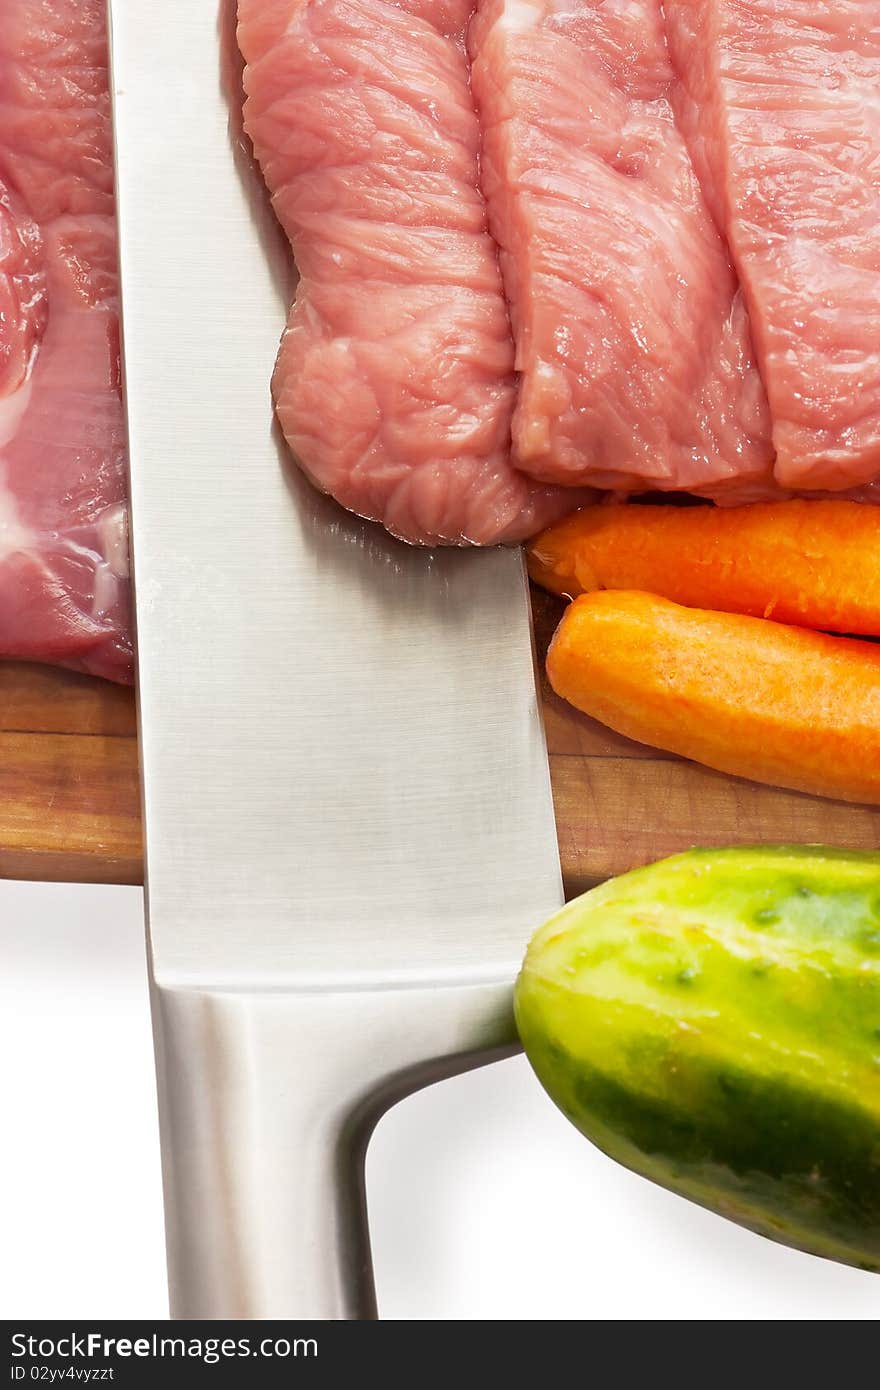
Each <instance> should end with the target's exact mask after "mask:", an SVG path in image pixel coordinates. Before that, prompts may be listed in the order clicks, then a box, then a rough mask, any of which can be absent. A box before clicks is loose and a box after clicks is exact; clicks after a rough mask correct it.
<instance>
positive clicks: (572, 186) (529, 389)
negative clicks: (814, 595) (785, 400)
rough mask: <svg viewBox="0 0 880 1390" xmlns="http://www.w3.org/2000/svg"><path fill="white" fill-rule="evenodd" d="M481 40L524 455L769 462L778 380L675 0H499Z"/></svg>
mask: <svg viewBox="0 0 880 1390" xmlns="http://www.w3.org/2000/svg"><path fill="white" fill-rule="evenodd" d="M470 51H471V54H472V58H473V87H474V92H475V95H476V98H477V104H478V108H479V111H480V116H481V119H482V126H483V166H482V172H483V187H484V190H485V192H486V196H487V199H488V202H489V209H490V226H491V229H492V232H493V233H494V235H495V237H496V238H497V240H498V243H499V246H500V248H501V269H502V273H503V276H504V282H505V287H506V290H507V295H508V298H509V301H510V306H511V317H512V320H513V327H514V335H515V339H516V366H517V369H518V370H519V371H520V372H521V373H522V379H521V386H520V396H519V402H518V405H517V409H516V414H515V416H514V423H513V439H514V454H515V459H516V462H517V463H518V465H519V466H520V467H521V468H522V469H526V470H528V472H529V473H531V474H533V475H534V476H535V477H536V478H541V479H543V480H545V481H553V482H559V483H574V482H579V483H586V482H590V483H593V484H596V485H598V486H600V487H612V488H619V487H620V488H627V489H632V488H634V487H635V488H680V489H687V490H690V491H695V492H709V493H712V492H719V491H723V490H724V488H725V486H726V485H728V484H730V483H733V484H736V485H737V486H738V487H740V488H744V487H748V488H754V485H755V483H756V482H758V483H761V482H763V481H764V480H766V478H767V476H768V473H769V470H770V467H771V463H772V454H771V447H770V441H769V419H768V414H767V405H766V398H765V395H764V390H763V387H762V385H761V381H760V378H759V376H758V372H757V369H756V367H755V364H754V361H753V356H752V348H751V341H750V335H749V326H748V321H747V317H746V313H745V310H744V307H743V304H742V300H741V296H740V292H739V288H738V285H737V281H736V276H735V274H734V273H733V270H732V268H731V265H730V261H729V258H728V253H727V250H726V247H725V245H724V243H723V240H722V238H721V237H720V236H719V233H718V231H717V228H716V227H715V225H714V223H713V221H712V218H711V216H710V213H709V211H708V209H707V207H706V204H705V201H704V199H703V196H702V193H701V190H700V187H699V184H698V182H697V179H696V177H695V175H694V172H693V169H692V167H691V161H690V157H689V155H688V152H687V149H686V147H685V144H684V141H683V139H682V138H681V136H680V134H679V132H678V130H677V128H676V125H675V121H674V117H673V111H672V107H671V104H670V94H671V89H672V87H673V85H674V78H673V73H672V69H671V66H670V63H669V58H668V54H667V49H666V44H665V39H664V33H663V20H662V15H661V11H660V5H659V0H570V3H567V4H565V5H564V6H560V5H557V4H555V3H554V0H483V2H482V3H481V4H480V5H479V7H478V10H477V14H476V17H475V20H474V22H473V24H472V26H471V31H470Z"/></svg>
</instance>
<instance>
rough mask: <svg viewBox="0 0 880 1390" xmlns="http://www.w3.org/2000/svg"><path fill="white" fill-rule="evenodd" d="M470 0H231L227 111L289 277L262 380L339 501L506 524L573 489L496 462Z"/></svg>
mask: <svg viewBox="0 0 880 1390" xmlns="http://www.w3.org/2000/svg"><path fill="white" fill-rule="evenodd" d="M471 8H472V5H471V0H401V3H399V4H393V3H390V0H240V3H239V43H240V46H241V49H242V53H243V55H244V58H245V62H246V64H247V66H246V71H245V91H246V102H245V126H246V129H247V131H248V133H249V134H250V136H251V139H252V140H253V143H254V149H255V152H256V156H257V159H258V160H259V163H260V165H261V168H262V170H263V173H264V176H265V178H266V181H267V183H268V186H269V189H270V192H271V193H272V197H273V203H274V207H275V210H276V212H277V215H278V218H279V220H280V222H281V224H282V226H283V227H284V229H285V231H286V233H287V235H288V236H289V238H290V240H291V243H292V246H293V250H294V255H295V258H296V262H297V266H298V269H299V273H300V284H299V289H298V293H297V298H296V302H295V304H294V307H293V309H292V311H291V315H290V319H289V322H288V326H287V330H286V332H285V334H284V338H283V341H282V345H281V350H280V354H279V357H278V363H277V367H276V371H275V376H274V382H273V390H274V395H275V400H276V405H277V410H278V415H279V418H280V421H281V425H282V428H283V430H284V434H285V436H286V438H287V440H288V442H289V444H290V446H291V448H292V450H293V452H294V454H295V455H296V457H297V459H298V460H299V462H300V463H301V464H302V466H303V468H304V469H305V470H306V472H307V473H308V474H309V475H310V476H311V478H312V479H313V481H314V482H315V483H316V484H317V485H318V487H320V488H321V489H323V490H324V491H326V492H329V493H332V495H333V496H334V497H336V498H337V499H338V500H339V501H340V502H342V503H343V505H344V506H346V507H348V508H350V509H351V510H352V511H354V512H357V513H359V514H360V515H363V516H366V517H371V518H373V519H375V520H379V521H381V522H383V523H384V525H385V526H387V527H388V529H389V530H390V531H392V532H394V533H395V534H396V535H398V536H401V537H403V538H404V539H406V540H409V541H418V542H427V543H435V542H452V543H459V542H474V543H490V542H494V541H511V540H516V539H519V538H521V537H523V536H527V535H529V534H530V533H532V532H533V531H535V530H536V529H538V528H539V527H540V526H542V525H543V524H544V523H545V522H546V521H548V520H549V519H550V518H551V517H555V516H558V515H561V514H562V513H563V512H564V511H566V510H569V509H571V508H572V507H573V506H574V505H576V502H577V498H574V497H572V496H571V495H570V494H566V493H560V492H559V491H558V490H556V489H552V488H546V487H543V486H536V485H535V484H534V483H532V482H531V481H530V480H527V479H526V478H524V477H523V476H522V475H520V474H518V473H517V472H516V471H515V470H514V469H513V467H512V466H511V463H510V420H511V414H512V410H513V404H514V391H515V387H514V376H513V345H512V341H511V333H510V325H509V321H508V316H507V308H506V305H505V301H504V297H503V293H502V287H501V280H500V275H499V270H498V261H497V251H496V248H495V245H494V243H493V241H492V239H491V237H490V235H489V233H488V230H487V221H486V209H485V204H484V200H483V197H482V194H481V192H480V189H479V187H478V176H477V162H478V150H479V130H478V125H477V118H476V114H475V111H474V104H473V99H472V96H471V92H470V85H469V72H468V62H467V56H466V53H465V48H464V35H465V30H466V27H467V23H468V20H469V17H470V13H471Z"/></svg>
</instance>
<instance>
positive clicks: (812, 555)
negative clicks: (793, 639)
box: [529, 500, 880, 636]
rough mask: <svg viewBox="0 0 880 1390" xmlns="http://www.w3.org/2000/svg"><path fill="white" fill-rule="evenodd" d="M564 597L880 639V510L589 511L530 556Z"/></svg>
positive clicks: (842, 506)
mask: <svg viewBox="0 0 880 1390" xmlns="http://www.w3.org/2000/svg"><path fill="white" fill-rule="evenodd" d="M529 573H530V574H531V576H532V578H533V579H534V580H535V582H536V583H538V584H541V585H542V586H543V587H544V588H545V589H551V590H552V591H553V592H554V593H557V594H566V595H568V596H570V597H572V598H573V597H575V596H576V595H577V594H582V593H588V592H590V591H591V590H593V589H642V590H644V591H645V592H647V593H652V594H661V595H662V596H663V597H664V598H669V599H673V600H674V601H675V602H676V603H684V604H687V605H688V606H689V607H692V608H716V609H721V610H722V611H723V612H727V613H750V614H751V615H752V616H753V617H761V618H769V617H773V618H775V619H776V620H777V621H778V622H781V623H795V624H797V625H798V626H800V627H813V628H826V629H829V630H830V631H832V632H855V633H864V634H866V635H870V636H880V507H874V506H870V505H866V504H865V503H862V502H846V501H818V502H805V501H798V500H793V501H790V502H759V503H755V504H753V505H752V506H748V507H671V506H640V505H638V504H634V503H624V504H621V505H618V506H593V507H585V508H584V509H583V510H582V511H579V512H574V513H573V514H572V515H571V516H569V517H567V518H566V519H565V520H564V521H562V522H560V523H559V524H558V525H557V526H551V527H550V529H549V530H547V531H544V532H543V534H542V535H540V536H538V537H537V538H536V539H535V540H534V541H532V543H531V545H530V547H529Z"/></svg>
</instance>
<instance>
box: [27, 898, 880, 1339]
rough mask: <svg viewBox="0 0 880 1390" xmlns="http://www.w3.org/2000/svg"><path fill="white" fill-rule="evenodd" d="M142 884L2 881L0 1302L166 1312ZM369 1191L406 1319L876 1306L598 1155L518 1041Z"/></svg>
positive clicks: (380, 1144) (407, 1118) (414, 1119)
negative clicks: (537, 1076)
mask: <svg viewBox="0 0 880 1390" xmlns="http://www.w3.org/2000/svg"><path fill="white" fill-rule="evenodd" d="M144 980H145V973H144V953H143V942H142V922H141V895H140V893H139V892H138V891H137V890H135V889H125V888H85V887H76V888H74V887H67V886H58V885H44V884H18V883H0V1107H2V1113H3V1116H4V1118H5V1124H4V1127H3V1141H2V1150H0V1230H2V1260H0V1317H4V1318H18V1317H21V1318H90V1319H95V1318H107V1319H109V1318H138V1317H140V1318H164V1317H167V1302H166V1296H165V1284H164V1252H163V1243H162V1204H161V1191H160V1182H159V1155H158V1142H157V1136H156V1123H155V1099H154V1090H153V1071H152V1053H151V1042H150V1031H149V1018H148V1010H147V999H146V989H145V982H144ZM367 1179H368V1194H369V1201H370V1218H371V1225H372V1231H373V1250H374V1259H375V1265H376V1277H377V1283H378V1290H379V1300H380V1306H381V1311H382V1315H383V1316H384V1317H386V1318H395V1319H411V1318H424V1319H514V1318H515V1319H540V1320H545V1319H564V1320H570V1319H577V1320H581V1319H584V1320H595V1319H601V1320H606V1319H612V1320H630V1319H632V1320H636V1319H653V1320H679V1321H688V1320H692V1319H726V1320H730V1319H737V1320H746V1319H748V1320H753V1319H761V1320H767V1319H798V1320H800V1319H814V1318H819V1319H826V1320H828V1319H841V1320H853V1319H869V1318H874V1317H877V1316H878V1314H880V1279H878V1278H877V1276H875V1275H870V1274H865V1273H861V1272H859V1271H857V1270H852V1269H846V1268H843V1267H842V1266H837V1265H832V1264H830V1263H828V1262H827V1261H824V1260H817V1259H813V1258H811V1257H809V1256H806V1255H800V1254H796V1253H794V1252H793V1251H789V1250H785V1249H783V1248H782V1247H780V1246H775V1245H772V1244H771V1243H770V1242H769V1241H765V1240H761V1239H760V1238H759V1237H757V1236H753V1235H750V1234H749V1233H748V1232H746V1231H742V1230H740V1229H738V1228H737V1227H735V1226H732V1225H730V1224H729V1223H727V1222H725V1221H722V1220H721V1219H720V1218H717V1217H714V1216H711V1215H710V1214H709V1213H708V1212H704V1211H701V1210H700V1209H699V1208H697V1207H694V1206H692V1205H691V1204H690V1203H687V1202H684V1201H682V1200H681V1199H679V1198H677V1197H673V1196H672V1195H670V1194H669V1193H666V1192H663V1191H661V1190H660V1189H659V1188H656V1187H654V1186H652V1185H651V1184H649V1183H647V1182H644V1181H642V1180H641V1179H639V1178H636V1177H635V1176H633V1175H632V1174H630V1173H627V1172H626V1171H624V1170H623V1169H621V1168H618V1167H617V1166H616V1165H615V1164H613V1163H612V1162H610V1160H608V1159H606V1158H605V1157H603V1156H602V1155H601V1154H599V1153H598V1152H597V1151H596V1150H595V1149H593V1148H592V1147H591V1146H590V1145H589V1144H588V1143H587V1142H586V1141H585V1140H584V1139H582V1138H581V1137H580V1136H579V1135H578V1134H577V1133H576V1132H575V1130H574V1129H572V1128H571V1127H570V1126H569V1124H568V1123H567V1121H566V1120H564V1119H563V1118H562V1116H561V1115H560V1114H558V1112H557V1111H556V1110H555V1109H554V1108H553V1106H552V1105H551V1104H550V1102H549V1101H548V1100H547V1098H546V1097H545V1095H544V1094H543V1092H542V1091H541V1089H540V1087H539V1086H538V1084H537V1082H536V1081H535V1080H534V1078H533V1077H532V1075H531V1073H530V1072H529V1070H528V1067H527V1065H526V1063H525V1062H524V1060H523V1059H522V1058H516V1059H513V1060H511V1061H508V1062H503V1063H501V1064H499V1065H496V1066H493V1067H486V1068H483V1069H482V1070H481V1071H478V1072H474V1073H471V1074H470V1075H468V1076H464V1077H457V1078H455V1079H454V1080H451V1081H447V1082H444V1083H443V1084H442V1085H440V1086H435V1087H432V1088H431V1089H429V1090H427V1091H424V1092H422V1093H420V1094H419V1095H417V1096H413V1097H411V1098H410V1099H409V1100H407V1101H404V1102H403V1103H402V1104H401V1105H399V1106H398V1107H397V1108H396V1110H394V1111H392V1112H391V1114H390V1115H388V1116H387V1117H386V1118H385V1120H384V1121H383V1122H382V1124H381V1126H380V1128H379V1130H378V1131H377V1133H376V1135H375V1137H374V1140H373V1143H372V1146H371V1150H370V1155H369V1163H368V1174H367Z"/></svg>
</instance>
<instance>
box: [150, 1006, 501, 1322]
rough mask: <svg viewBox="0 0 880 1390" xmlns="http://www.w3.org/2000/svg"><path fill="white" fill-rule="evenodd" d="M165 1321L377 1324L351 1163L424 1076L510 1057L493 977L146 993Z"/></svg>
mask: <svg viewBox="0 0 880 1390" xmlns="http://www.w3.org/2000/svg"><path fill="white" fill-rule="evenodd" d="M153 1025H154V1031H155V1036H156V1058H157V1074H158V1088H159V1116H160V1128H161V1135H162V1167H163V1179H164V1187H165V1218H166V1239H167V1247H168V1267H169V1287H170V1294H171V1316H172V1317H173V1318H192V1319H221V1318H223V1319H225V1318H229V1319H267V1318H283V1319H312V1318H315V1319H355V1320H364V1319H371V1318H375V1317H377V1316H378V1314H377V1310H376V1296H375V1290H374V1285H373V1273H372V1262H371V1259H370V1249H369V1237H368V1232H367V1220H366V1201H365V1191H364V1158H365V1154H366V1148H367V1143H368V1141H369V1137H370V1134H371V1132H372V1129H373V1126H374V1125H375V1123H376V1120H377V1119H378V1118H379V1116H380V1115H381V1114H382V1112H383V1111H384V1110H386V1109H387V1108H388V1107H389V1106H390V1105H391V1104H393V1103H394V1101H396V1100H398V1099H400V1098H401V1096H403V1095H406V1094H408V1093H409V1092H411V1091H414V1090H417V1089H418V1088H419V1087H420V1086H423V1085H425V1084H427V1083H428V1082H430V1081H434V1080H438V1079H440V1078H441V1077H443V1076H447V1075H450V1074H452V1073H453V1072H456V1071H463V1070H466V1069H468V1068H469V1067H472V1066H477V1065H480V1064H482V1063H484V1062H488V1061H493V1060H495V1059H496V1058H499V1057H503V1056H508V1055H509V1054H510V1053H511V1052H513V1051H515V1050H516V1042H515V1033H514V1027H513V1018H512V1010H511V988H510V981H509V979H508V980H506V981H504V982H492V983H477V984H472V985H460V984H456V985H450V986H448V987H444V988H438V987H436V986H435V987H433V988H432V989H430V990H428V989H421V988H397V989H395V988H387V989H383V990H361V989H352V990H349V991H340V992H332V993H331V992H322V991H313V992H301V993H299V992H296V993H295V992H288V991H286V990H278V991H271V992H270V991H266V992H245V991H242V992H235V991H225V990H217V991H205V990H198V991H197V990H193V989H178V988H169V987H159V986H154V990H153Z"/></svg>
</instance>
